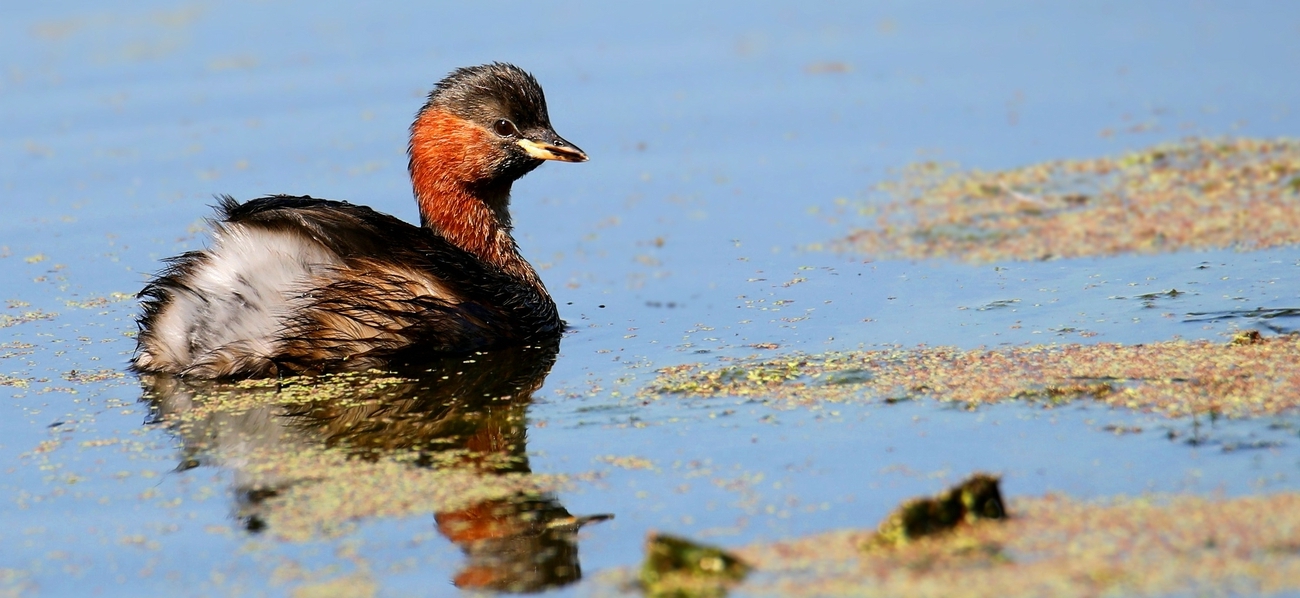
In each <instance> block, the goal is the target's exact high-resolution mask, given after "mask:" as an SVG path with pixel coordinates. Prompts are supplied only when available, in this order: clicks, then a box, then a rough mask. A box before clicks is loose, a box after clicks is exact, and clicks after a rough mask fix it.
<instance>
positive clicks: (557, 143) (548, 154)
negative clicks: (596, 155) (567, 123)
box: [517, 135, 587, 162]
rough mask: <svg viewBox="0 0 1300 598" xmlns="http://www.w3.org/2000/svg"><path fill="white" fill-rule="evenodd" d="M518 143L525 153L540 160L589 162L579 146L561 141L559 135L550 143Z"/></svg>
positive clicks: (525, 140) (531, 140)
mask: <svg viewBox="0 0 1300 598" xmlns="http://www.w3.org/2000/svg"><path fill="white" fill-rule="evenodd" d="M517 143H519V147H522V148H524V151H525V152H528V155H530V156H532V157H534V158H537V159H538V160H559V161H561V162H586V161H587V153H586V152H584V151H582V150H581V149H578V146H576V145H573V144H572V143H569V142H568V141H565V140H564V139H561V138H560V136H559V135H556V136H554V137H553V138H552V139H551V140H550V141H539V140H534V139H520V140H519V141H518V142H517Z"/></svg>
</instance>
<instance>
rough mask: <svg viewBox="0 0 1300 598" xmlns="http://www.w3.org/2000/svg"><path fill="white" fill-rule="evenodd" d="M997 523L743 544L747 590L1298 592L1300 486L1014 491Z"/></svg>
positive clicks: (792, 592)
mask: <svg viewBox="0 0 1300 598" xmlns="http://www.w3.org/2000/svg"><path fill="white" fill-rule="evenodd" d="M1009 507H1010V508H1011V509H1012V510H1013V512H1014V513H1015V517H1014V518H1011V519H1007V520H1006V521H1004V522H1001V523H1000V524H999V525H964V526H957V527H956V528H955V529H954V530H953V531H952V532H950V533H947V534H944V535H942V536H939V537H935V538H923V539H921V540H918V541H915V542H911V543H908V544H906V545H903V546H899V547H896V548H892V549H889V550H868V551H863V550H861V549H860V547H861V546H862V545H864V543H870V542H871V541H872V538H873V537H874V536H875V534H873V533H871V532H868V531H865V530H853V531H849V530H844V531H836V532H830V533H826V534H820V535H816V536H810V537H806V538H801V539H795V540H787V541H781V542H776V543H766V544H759V545H755V546H750V547H745V548H741V549H738V550H737V551H736V552H737V555H738V556H740V557H741V558H744V559H745V560H746V561H747V562H749V563H751V564H752V565H753V566H754V567H755V569H757V570H761V571H763V575H762V576H755V577H754V578H753V579H750V580H748V581H747V582H746V583H745V586H744V591H745V593H746V595H760V594H765V595H777V596H922V597H924V596H944V597H950V596H969V597H979V596H1064V597H1069V596H1101V595H1117V596H1119V595H1122V596H1167V595H1266V594H1274V593H1278V592H1284V591H1295V590H1297V589H1300V540H1297V538H1300V515H1297V514H1298V513H1300V493H1281V494H1273V495H1267V496H1251V497H1242V498H1234V499H1227V500H1225V499H1222V498H1219V499H1214V498H1202V497H1190V496H1173V497H1158V496H1157V497H1138V498H1119V499H1114V500H1110V501H1107V502H1103V503H1093V502H1081V501H1076V500H1073V499H1069V498H1065V497H1061V496H1052V495H1049V496H1046V497H1041V498H1016V499H1014V500H1012V501H1011V503H1010V505H1009Z"/></svg>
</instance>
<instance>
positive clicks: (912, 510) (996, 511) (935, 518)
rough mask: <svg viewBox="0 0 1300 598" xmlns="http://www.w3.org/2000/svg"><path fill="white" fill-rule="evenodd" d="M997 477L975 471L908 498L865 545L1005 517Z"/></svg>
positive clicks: (889, 545) (891, 543)
mask: <svg viewBox="0 0 1300 598" xmlns="http://www.w3.org/2000/svg"><path fill="white" fill-rule="evenodd" d="M1000 481H1001V480H1000V479H999V478H998V477H997V476H994V475H989V474H987V473H976V474H973V475H971V476H970V477H968V478H966V479H965V480H964V481H962V482H961V483H960V484H957V485H956V486H953V487H952V488H949V489H947V490H945V491H944V492H942V493H940V494H938V495H937V496H933V497H924V498H914V499H912V500H909V501H907V502H905V503H903V504H902V505H900V506H899V507H898V508H897V509H895V510H894V512H893V513H891V514H890V515H889V517H886V518H885V520H884V521H883V522H881V524H880V528H879V529H878V530H877V531H876V534H875V535H874V536H872V537H871V539H870V540H869V541H867V542H866V543H865V544H863V548H865V549H868V550H870V549H876V548H892V547H897V546H903V545H905V544H908V543H909V542H913V541H916V540H918V539H920V538H925V537H930V536H935V535H940V534H943V533H944V532H950V531H952V530H954V529H956V528H957V527H958V526H959V525H963V524H966V525H973V524H975V523H977V522H979V521H981V520H998V519H1005V518H1006V517H1007V513H1006V510H1005V509H1004V508H1003V506H1002V492H1001V490H1000V489H999V488H998V484H999V482H1000Z"/></svg>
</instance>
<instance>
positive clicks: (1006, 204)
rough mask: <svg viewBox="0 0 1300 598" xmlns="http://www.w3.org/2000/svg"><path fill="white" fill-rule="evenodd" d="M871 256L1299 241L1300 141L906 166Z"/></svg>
mask: <svg viewBox="0 0 1300 598" xmlns="http://www.w3.org/2000/svg"><path fill="white" fill-rule="evenodd" d="M879 190H880V191H882V192H884V193H885V194H886V195H887V196H888V200H887V201H886V202H885V203H884V204H883V205H870V206H865V207H864V208H863V211H864V213H871V214H874V215H875V216H876V223H875V227H873V228H870V229H866V230H860V231H857V232H855V233H853V234H852V235H850V236H849V237H848V238H847V239H844V240H843V241H842V242H840V243H839V244H838V247H839V248H841V249H847V250H851V251H856V252H861V253H865V254H867V255H869V256H871V257H875V258H903V259H924V258H938V257H947V258H955V259H959V260H964V261H971V262H991V261H997V260H1043V259H1051V258H1068V257H1082V256H1098V255H1115V254H1120V253H1157V252H1169V251H1178V250H1184V249H1202V248H1227V247H1237V248H1242V249H1263V248H1268V247H1276V246H1280V245H1292V244H1295V243H1297V242H1300V212H1298V211H1297V210H1295V209H1294V206H1295V202H1296V201H1297V200H1298V199H1300V141H1298V140H1293V139H1272V140H1269V139H1250V138H1237V139H1202V138H1192V139H1186V140H1184V141H1180V142H1177V143H1168V144H1164V145H1158V146H1155V147H1152V148H1149V149H1145V150H1141V151H1137V152H1132V153H1128V154H1124V155H1120V156H1111V157H1102V158H1093V159H1086V160H1060V161H1054V162H1046V163H1041V164H1034V165H1031V166H1026V167H1023V168H1017V169H1013V170H1005V171H999V172H981V171H978V170H974V171H967V172H957V171H955V170H954V169H952V168H951V167H946V166H943V165H939V164H934V163H926V164H921V165H917V166H913V167H911V168H909V169H908V170H906V171H904V173H903V176H902V178H901V180H897V181H894V182H890V183H886V184H883V185H881V186H880V188H879Z"/></svg>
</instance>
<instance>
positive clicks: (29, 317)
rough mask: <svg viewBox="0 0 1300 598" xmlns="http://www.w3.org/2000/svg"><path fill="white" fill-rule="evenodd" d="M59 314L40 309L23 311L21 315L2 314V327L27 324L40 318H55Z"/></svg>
mask: <svg viewBox="0 0 1300 598" xmlns="http://www.w3.org/2000/svg"><path fill="white" fill-rule="evenodd" d="M58 315H59V314H52V313H50V312H47V311H41V310H39V309H38V310H35V311H28V312H23V314H22V315H19V316H11V315H8V314H0V328H8V327H10V326H16V325H18V324H26V323H28V322H36V321H40V320H53V319H54V318H55V317H57V316H58Z"/></svg>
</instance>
